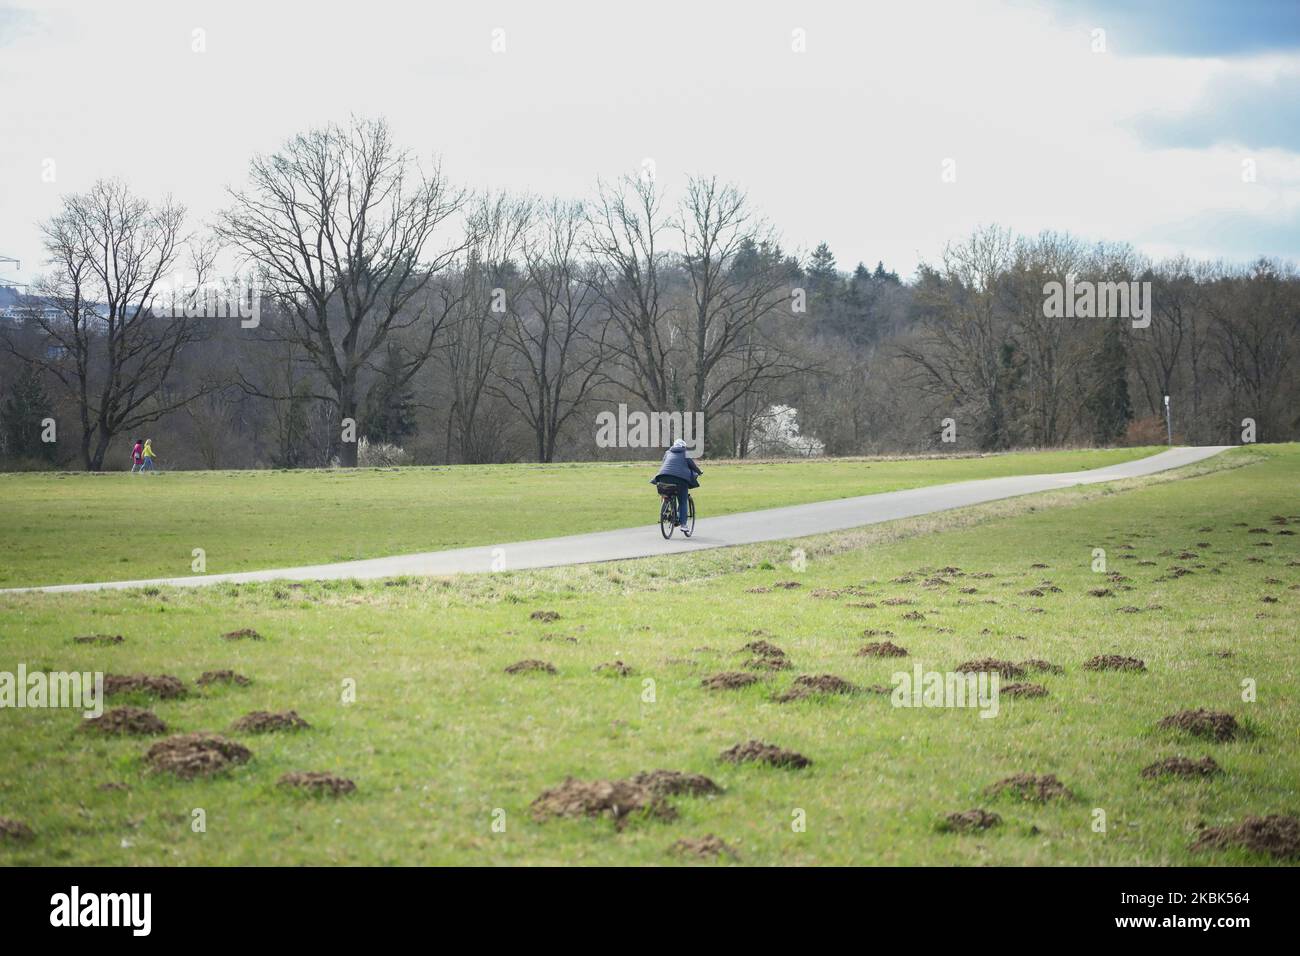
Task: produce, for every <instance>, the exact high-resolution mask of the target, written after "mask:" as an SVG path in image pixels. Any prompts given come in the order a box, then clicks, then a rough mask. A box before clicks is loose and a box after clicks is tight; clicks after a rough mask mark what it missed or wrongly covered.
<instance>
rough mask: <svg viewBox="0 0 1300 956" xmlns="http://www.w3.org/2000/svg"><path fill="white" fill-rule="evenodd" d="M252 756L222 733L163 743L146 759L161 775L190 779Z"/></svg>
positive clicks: (155, 746)
mask: <svg viewBox="0 0 1300 956" xmlns="http://www.w3.org/2000/svg"><path fill="white" fill-rule="evenodd" d="M252 756H253V754H252V751H250V750H249V749H248V748H247V747H244V746H243V745H242V744H237V743H235V742H234V741H233V740H227V739H226V738H225V737H222V736H220V735H219V734H207V733H195V734H180V735H178V736H175V737H168V738H167V739H166V740H160V741H159V742H158V743H156V744H154V745H153V746H152V747H150V748H149V751H148V753H146V754H145V756H144V759H145V761H146V762H147V763H148V764H149V765H150V766H151V767H152V768H153V769H154V770H156V771H158V772H160V773H161V772H166V773H173V774H175V775H176V776H178V777H180V778H182V779H184V780H190V779H193V778H194V777H207V776H211V775H212V774H214V773H219V772H221V771H223V770H226V769H228V768H229V767H231V766H233V765H235V764H240V763H247V762H248V760H249V758H251V757H252Z"/></svg>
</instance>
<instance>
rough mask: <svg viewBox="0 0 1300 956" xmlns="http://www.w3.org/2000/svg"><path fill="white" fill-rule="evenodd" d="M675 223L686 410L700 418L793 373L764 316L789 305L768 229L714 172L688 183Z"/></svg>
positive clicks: (795, 367)
mask: <svg viewBox="0 0 1300 956" xmlns="http://www.w3.org/2000/svg"><path fill="white" fill-rule="evenodd" d="M677 229H678V231H679V232H680V234H681V241H682V267H683V270H684V272H685V275H686V284H687V291H688V293H689V306H688V307H687V310H686V316H685V317H684V319H683V321H682V329H683V333H684V340H685V341H684V345H685V351H686V353H687V355H688V356H689V359H688V361H689V362H690V369H691V381H690V401H691V403H692V405H693V407H692V408H691V409H689V410H690V411H695V412H703V413H704V414H705V416H706V420H707V419H708V418H709V417H711V416H715V415H721V414H722V413H723V412H726V411H727V410H728V409H730V408H731V406H732V405H733V404H734V403H736V402H737V401H740V400H741V399H743V398H744V397H745V396H747V395H749V394H750V393H751V392H754V391H756V390H761V389H763V388H764V387H766V386H769V385H771V384H772V383H774V382H776V381H779V380H781V379H783V378H786V377H788V376H790V375H792V374H794V373H795V372H798V371H804V370H805V369H802V368H801V367H800V366H799V364H798V363H796V362H795V361H794V359H793V357H792V355H791V352H790V350H789V349H788V348H787V347H786V343H785V342H783V341H782V337H781V335H780V333H779V331H778V330H773V329H770V328H768V327H767V326H768V324H769V322H768V320H777V319H779V318H781V317H782V316H784V317H785V318H786V319H787V320H788V319H790V318H791V312H790V311H789V303H790V301H791V300H790V289H789V284H788V281H787V273H786V269H785V264H784V263H783V262H782V261H781V258H780V256H779V255H778V254H776V253H775V252H774V251H771V252H766V253H765V252H763V251H761V250H776V249H777V248H778V243H777V241H776V237H775V235H774V234H773V232H772V230H771V229H769V228H768V227H767V225H766V224H765V223H763V222H762V221H761V220H759V219H758V218H757V217H755V216H754V214H753V213H752V212H751V211H750V209H749V206H748V203H747V202H746V199H745V196H744V194H743V193H741V192H740V191H739V190H737V189H736V188H735V187H734V186H728V185H722V184H719V182H718V180H717V179H716V178H709V179H700V178H693V179H691V180H690V182H689V183H688V184H687V189H686V197H685V199H684V200H683V202H682V207H681V211H680V215H679V218H678V220H677Z"/></svg>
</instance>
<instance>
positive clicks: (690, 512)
mask: <svg viewBox="0 0 1300 956" xmlns="http://www.w3.org/2000/svg"><path fill="white" fill-rule="evenodd" d="M682 534H684V535H686V537H688V538H689V537H690V536H691V535H693V534H695V499H694V498H692V497H691V496H690V495H687V496H686V526H685V527H683V528H682Z"/></svg>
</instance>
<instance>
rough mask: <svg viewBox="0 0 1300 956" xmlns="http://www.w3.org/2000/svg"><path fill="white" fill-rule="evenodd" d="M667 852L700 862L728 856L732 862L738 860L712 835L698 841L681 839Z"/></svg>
mask: <svg viewBox="0 0 1300 956" xmlns="http://www.w3.org/2000/svg"><path fill="white" fill-rule="evenodd" d="M668 852H669V853H672V854H674V855H675V856H686V857H694V858H696V859H701V860H708V859H715V858H717V857H720V856H728V857H731V859H733V860H738V859H740V857H739V855H738V854H737V853H736V851H735V850H733V849H732V848H731V847H729V846H727V844H725V843H723V842H722V840H720V839H719V838H718V837H716V836H714V835H713V834H712V833H707V834H705V835H704V836H702V837H699V838H698V839H692V838H690V837H683V838H682V839H680V840H678V841H677V842H676V843H674V844H673V845H672V846H670V847H669V848H668Z"/></svg>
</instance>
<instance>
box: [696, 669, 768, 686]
mask: <svg viewBox="0 0 1300 956" xmlns="http://www.w3.org/2000/svg"><path fill="white" fill-rule="evenodd" d="M757 683H758V678H757V677H755V676H754V675H753V674H742V673H741V672H740V671H723V672H722V673H720V674H711V675H710V676H708V677H706V678H704V679H703V680H702V681H700V686H702V687H704V688H706V689H707V690H736V689H737V688H740V687H748V686H749V685H750V684H757Z"/></svg>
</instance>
